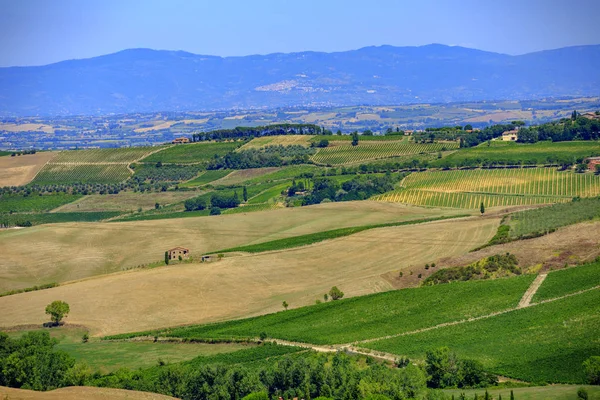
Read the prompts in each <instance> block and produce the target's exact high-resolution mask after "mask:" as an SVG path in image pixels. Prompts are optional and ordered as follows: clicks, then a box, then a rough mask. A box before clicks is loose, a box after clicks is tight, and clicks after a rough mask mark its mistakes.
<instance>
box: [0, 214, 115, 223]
mask: <svg viewBox="0 0 600 400" xmlns="http://www.w3.org/2000/svg"><path fill="white" fill-rule="evenodd" d="M118 215H121V213H120V212H119V211H81V212H57V213H23V214H17V213H15V214H0V223H3V224H6V225H8V226H15V225H21V226H23V224H25V223H26V222H27V221H29V222H31V224H32V225H41V224H54V223H60V222H96V221H102V220H104V219H108V218H113V217H116V216H118Z"/></svg>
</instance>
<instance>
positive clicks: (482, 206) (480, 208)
mask: <svg viewBox="0 0 600 400" xmlns="http://www.w3.org/2000/svg"><path fill="white" fill-rule="evenodd" d="M479 211H480V212H481V215H483V214H484V213H485V206H484V205H483V201H482V202H481V205H480V206H479Z"/></svg>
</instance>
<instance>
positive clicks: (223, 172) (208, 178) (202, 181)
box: [179, 169, 231, 187]
mask: <svg viewBox="0 0 600 400" xmlns="http://www.w3.org/2000/svg"><path fill="white" fill-rule="evenodd" d="M230 173H231V171H230V170H227V169H217V170H211V171H204V172H202V173H200V175H199V176H197V177H196V178H194V179H192V180H191V181H187V182H184V183H182V184H181V185H179V186H180V187H197V186H203V185H206V184H207V183H210V182H213V181H216V180H217V179H221V178H223V177H224V176H227V175H229V174H230Z"/></svg>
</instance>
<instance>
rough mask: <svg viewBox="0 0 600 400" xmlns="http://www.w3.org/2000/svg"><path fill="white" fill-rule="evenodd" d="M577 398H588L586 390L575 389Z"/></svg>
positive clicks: (582, 399)
mask: <svg viewBox="0 0 600 400" xmlns="http://www.w3.org/2000/svg"><path fill="white" fill-rule="evenodd" d="M577 398H578V399H579V400H588V392H587V390H586V389H585V388H579V389H578V390H577Z"/></svg>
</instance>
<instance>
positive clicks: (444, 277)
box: [422, 253, 521, 286]
mask: <svg viewBox="0 0 600 400" xmlns="http://www.w3.org/2000/svg"><path fill="white" fill-rule="evenodd" d="M518 264H519V262H518V261H517V257H515V256H514V255H513V254H510V253H506V254H497V255H495V256H490V257H486V258H484V259H482V260H479V261H477V262H474V263H473V264H469V265H467V266H464V267H453V268H444V269H440V270H438V271H436V272H434V273H433V274H431V275H430V276H429V277H427V278H426V279H425V280H424V281H423V282H422V286H433V285H439V284H440V283H450V282H454V281H469V280H476V279H490V278H499V277H506V276H511V275H520V274H521V269H520V268H519V267H518Z"/></svg>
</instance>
